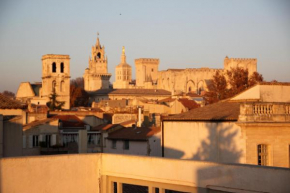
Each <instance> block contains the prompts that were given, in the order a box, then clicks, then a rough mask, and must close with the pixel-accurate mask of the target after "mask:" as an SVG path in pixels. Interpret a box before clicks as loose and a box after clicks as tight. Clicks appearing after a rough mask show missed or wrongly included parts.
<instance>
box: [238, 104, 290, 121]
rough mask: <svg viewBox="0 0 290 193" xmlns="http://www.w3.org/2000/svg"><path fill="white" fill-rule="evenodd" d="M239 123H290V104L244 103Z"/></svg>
mask: <svg viewBox="0 0 290 193" xmlns="http://www.w3.org/2000/svg"><path fill="white" fill-rule="evenodd" d="M239 122H269V123H270V122H275V123H277V122H290V103H265V102H263V103H244V104H241V107H240V116H239Z"/></svg>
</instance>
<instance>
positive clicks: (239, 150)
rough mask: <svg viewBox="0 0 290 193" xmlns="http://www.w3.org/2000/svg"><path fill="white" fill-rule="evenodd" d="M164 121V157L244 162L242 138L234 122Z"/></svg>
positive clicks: (243, 142)
mask: <svg viewBox="0 0 290 193" xmlns="http://www.w3.org/2000/svg"><path fill="white" fill-rule="evenodd" d="M163 123H164V128H163V129H164V156H165V157H168V158H180V159H192V160H206V161H214V162H223V163H245V141H244V140H243V139H242V132H241V128H240V127H239V126H237V125H236V124H235V123H234V122H193V121H192V122H190V121H182V122H178V121H175V122H174V121H164V122H163Z"/></svg>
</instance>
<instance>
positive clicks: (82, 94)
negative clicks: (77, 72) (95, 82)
mask: <svg viewBox="0 0 290 193" xmlns="http://www.w3.org/2000/svg"><path fill="white" fill-rule="evenodd" d="M88 102H89V95H88V93H87V92H86V91H85V90H84V79H83V78H81V77H78V78H76V79H72V80H71V85H70V106H71V107H79V106H87V105H88Z"/></svg>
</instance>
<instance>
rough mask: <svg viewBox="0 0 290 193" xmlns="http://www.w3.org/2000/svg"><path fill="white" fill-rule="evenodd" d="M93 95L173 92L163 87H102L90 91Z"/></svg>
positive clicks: (161, 93) (162, 93) (167, 93)
mask: <svg viewBox="0 0 290 193" xmlns="http://www.w3.org/2000/svg"><path fill="white" fill-rule="evenodd" d="M89 94H91V95H102V94H108V95H124V94H127V95H171V92H169V91H167V90H163V89H100V90H97V91H94V92H89Z"/></svg>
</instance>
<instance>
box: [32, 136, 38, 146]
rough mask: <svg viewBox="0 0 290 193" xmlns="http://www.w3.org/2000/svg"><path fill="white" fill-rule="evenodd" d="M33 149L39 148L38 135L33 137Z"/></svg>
mask: <svg viewBox="0 0 290 193" xmlns="http://www.w3.org/2000/svg"><path fill="white" fill-rule="evenodd" d="M32 147H38V135H33V137H32Z"/></svg>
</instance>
